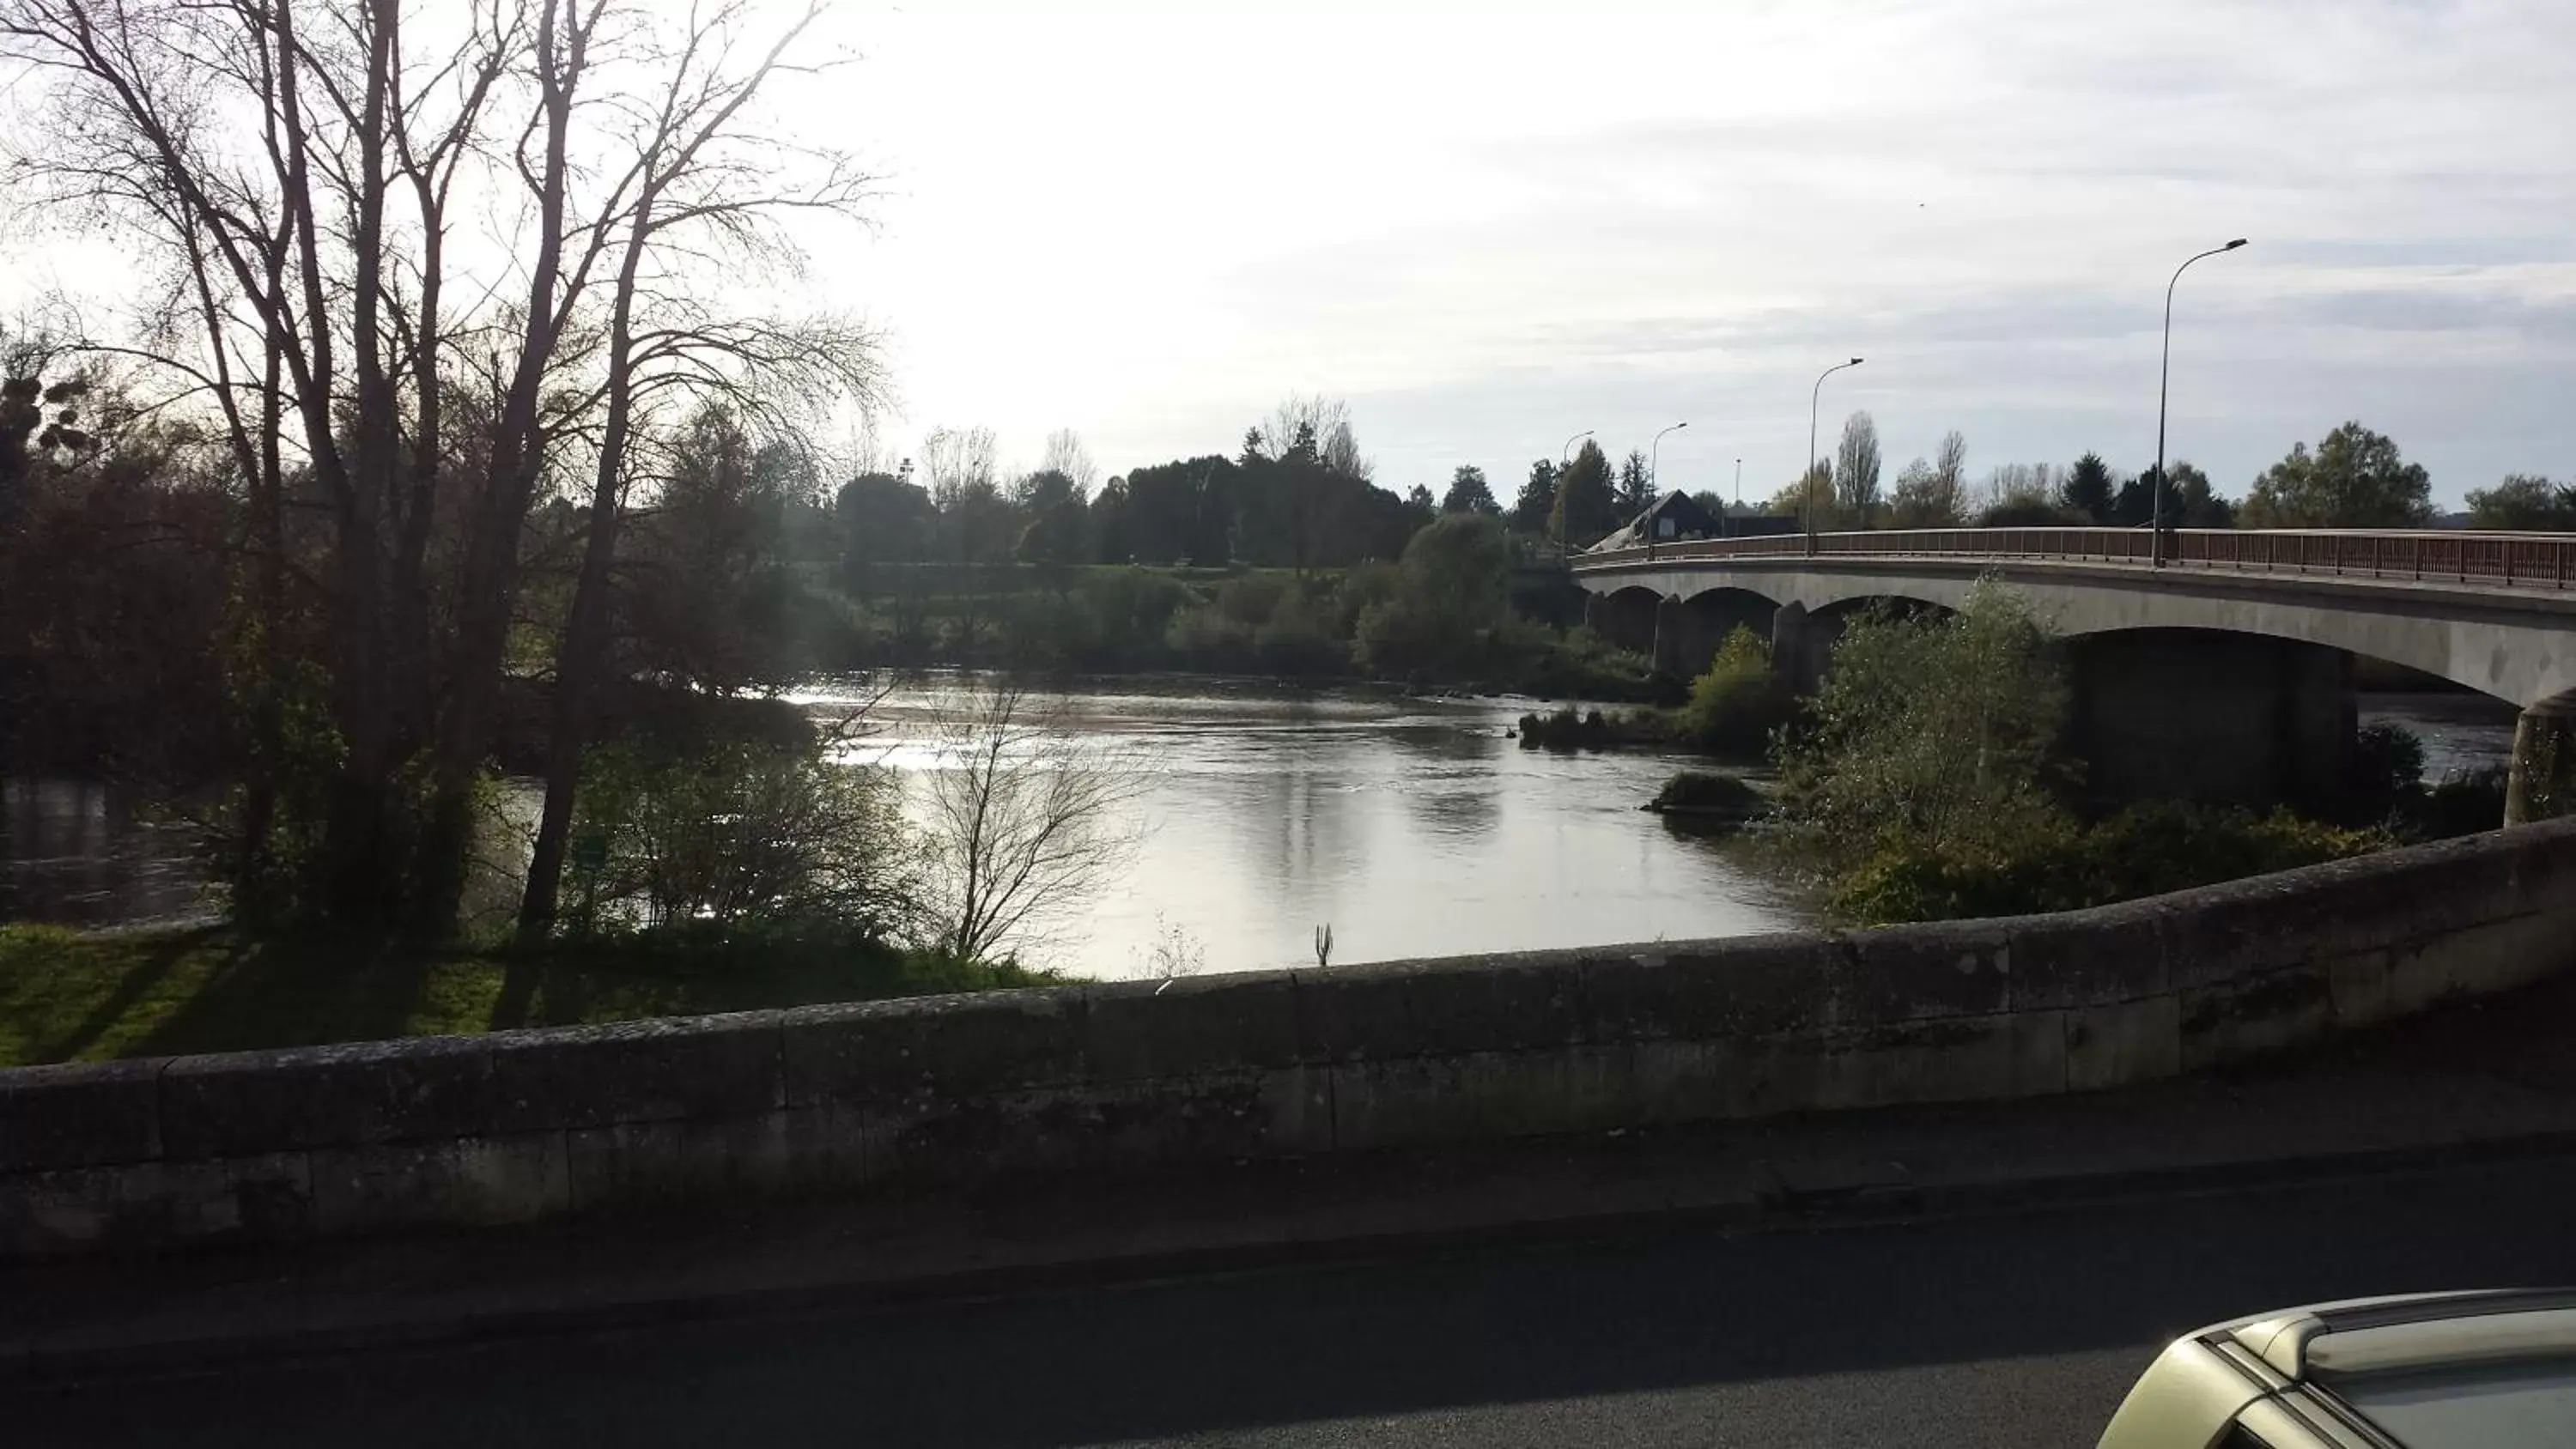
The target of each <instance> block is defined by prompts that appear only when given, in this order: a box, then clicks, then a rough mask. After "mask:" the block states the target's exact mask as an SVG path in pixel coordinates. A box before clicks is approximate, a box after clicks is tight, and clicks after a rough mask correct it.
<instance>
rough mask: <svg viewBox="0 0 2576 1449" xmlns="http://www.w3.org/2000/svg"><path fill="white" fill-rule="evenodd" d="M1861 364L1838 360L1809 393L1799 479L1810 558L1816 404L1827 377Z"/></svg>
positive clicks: (1813, 524)
mask: <svg viewBox="0 0 2576 1449" xmlns="http://www.w3.org/2000/svg"><path fill="white" fill-rule="evenodd" d="M1860 364H1861V359H1859V358H1857V357H1855V358H1853V359H1852V360H1851V361H1849V362H1837V363H1835V364H1834V365H1833V366H1831V367H1828V368H1826V369H1825V370H1824V371H1822V372H1820V373H1817V374H1816V386H1815V390H1814V391H1812V392H1810V393H1809V394H1808V395H1807V467H1806V470H1805V472H1804V474H1803V475H1802V476H1801V477H1800V478H1799V479H1798V484H1799V489H1798V491H1799V492H1800V493H1801V494H1802V495H1804V496H1803V498H1802V499H1801V501H1802V502H1803V503H1804V504H1805V505H1806V513H1807V556H1808V557H1810V558H1813V557H1814V556H1815V553H1816V490H1815V487H1814V486H1813V485H1814V477H1815V471H1816V405H1817V403H1818V402H1819V401H1820V400H1821V399H1822V398H1823V397H1824V395H1825V379H1826V378H1829V377H1831V376H1833V375H1834V374H1835V373H1837V372H1840V371H1842V370H1843V369H1844V368H1846V367H1858V366H1860Z"/></svg>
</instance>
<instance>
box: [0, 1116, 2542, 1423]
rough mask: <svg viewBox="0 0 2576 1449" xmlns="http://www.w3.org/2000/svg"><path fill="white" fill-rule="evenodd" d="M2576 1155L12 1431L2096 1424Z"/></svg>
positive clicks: (709, 1335)
mask: <svg viewBox="0 0 2576 1449" xmlns="http://www.w3.org/2000/svg"><path fill="white" fill-rule="evenodd" d="M2571 1201H2576V1158H2552V1159H2546V1160H2524V1161H2518V1162H2497V1163H2488V1164H2484V1165H2454V1166H2448V1167H2442V1168H2436V1169H2425V1170H2418V1171H2411V1172H2406V1173H2400V1174H2391V1175H2385V1176H2380V1177H2374V1178H2368V1179H2356V1180H2343V1181H2334V1182H2322V1183H2308V1184H2303V1185H2299V1186H2294V1187H2276V1188H2267V1189H2261V1190H2253V1191H2242V1192H2234V1193H2204V1194H2196V1195H2189V1196H2178V1197H2167V1198H2159V1199H2152V1200H2131V1201H2124V1202H2120V1203H2114V1204H2093V1205H2088V1206H2081V1207H2064V1208H2054V1209H2049V1210H2045V1211H2032V1212H2024V1213H2014V1214H2003V1215H1994V1216H1982V1217H1976V1218H1961V1219H1948V1220H1939V1221H1923V1222H1909V1223H1892V1224H1877V1225H1855V1224H1842V1225H1828V1226H1817V1227H1811V1228H1806V1229H1801V1230H1788V1231H1774V1232H1766V1233H1748V1234H1740V1235H1718V1234H1714V1233H1710V1232H1707V1231H1682V1230H1674V1231H1671V1232H1664V1233H1658V1234H1656V1235H1653V1236H1645V1237H1639V1236H1630V1237H1626V1238H1622V1239H1620V1240H1616V1241H1598V1242H1585V1243H1554V1244H1548V1245H1543V1246H1540V1245H1524V1246H1517V1247H1486V1248H1480V1249H1475V1250H1472V1251H1464V1250H1462V1251H1460V1252H1457V1253H1455V1254H1451V1255H1446V1256H1431V1257H1421V1256H1416V1257H1410V1258H1407V1259H1405V1260H1402V1261H1389V1262H1381V1263H1370V1264H1343V1265H1338V1266H1331V1267H1322V1268H1314V1269H1304V1270H1275V1271H1264V1272H1258V1273H1244V1274H1236V1275H1226V1276H1214V1277H1203V1278H1194V1279H1189V1280H1184V1281H1166V1282H1157V1283H1148V1284H1141V1285H1137V1286H1133V1287H1124V1288H1116V1289H1108V1290H1101V1289H1091V1290H1084V1291H1079V1292H1073V1291H1067V1292H1052V1293H1037V1294H1030V1295H1025V1296H1017V1297H1009V1298H996V1299H989V1300H982V1301H973V1302H952V1303H942V1304H938V1305H934V1306H918V1305H916V1306H911V1307H905V1308H899V1309H898V1308H874V1309H866V1310H853V1311H850V1312H847V1313H842V1314H836V1315H825V1316H816V1317H809V1318H803V1319H799V1320H795V1321H781V1320H767V1321H757V1322H737V1323H731V1324H700V1325H690V1326H686V1327H678V1328H660V1329H653V1330H649V1331H636V1332H629V1333H621V1334H610V1335H593V1336H585V1337H580V1338H567V1339H545V1340H531V1341H519V1342H511V1343H500V1344H492V1345H487V1346H484V1347H480V1348H473V1349H461V1350H451V1351H436V1352H413V1353H401V1354H378V1355H370V1356H365V1357H349V1358H342V1359H331V1360H315V1361H307V1362H302V1363H289V1364H280V1365H276V1366H273V1367H264V1368H260V1369H256V1370H249V1371H235V1372H232V1373H229V1374H226V1375H223V1376H220V1377H189V1378H162V1379H150V1380H126V1381H121V1382H113V1383H98V1384H92V1385H85V1386H81V1387H77V1388H53V1389H43V1390H26V1391H20V1392H16V1393H11V1394H0V1439H5V1440H6V1441H7V1442H9V1443H11V1444H14V1445H39V1444H44V1445H52V1444H82V1445H96V1444H153V1445H196V1444H208V1445H213V1444H224V1445H254V1444H255V1445H261V1446H266V1449H275V1446H281V1445H302V1444H349V1445H359V1446H364V1449H390V1446H397V1445H412V1444H436V1445H465V1446H471V1449H501V1446H513V1445H523V1444H524V1445H547V1446H563V1445H571V1444H613V1445H621V1446H626V1445H664V1444H691V1445H697V1444H746V1445H765V1446H792V1445H808V1444H814V1445H823V1444H829V1445H835V1446H851V1445H881V1444H937V1445H960V1446H969V1449H982V1446H1002V1445H1032V1446H1036V1445H1099V1444H1188V1445H1218V1444H1225V1445H1282V1446H1284V1445H1299V1446H1327V1445H1331V1446H1341V1445H1360V1444H1369V1445H1380V1444H1397V1445H1478V1446H1486V1445H1492V1446H1506V1449H1511V1446H1559V1445H1596V1444H1597V1445H1649V1444H1651V1445H1666V1444H1672V1445H1682V1444H1687V1445H1737V1444H1742V1445H1792V1444H1833V1445H1856V1444H1904V1445H1933V1444H1944V1443H1953V1444H1961V1445H2019V1444H2090V1443H2091V1442H2092V1440H2093V1436H2094V1435H2095V1434H2096V1433H2097V1432H2098V1431H2099V1429H2100V1427H2101V1425H2102V1423H2103V1421H2104V1420H2105V1419H2106V1418H2107V1417H2108V1416H2109V1414H2110V1412H2111V1410H2112V1408H2113V1407H2114V1406H2115V1405H2116V1404H2117V1403H2118V1402H2119V1399H2120V1396H2121V1394H2122V1393H2124V1392H2125V1391H2126V1389H2127V1387H2128V1384H2129V1383H2130V1381H2131V1380H2132V1379H2133V1378H2134V1377H2135V1376H2136V1374H2137V1372H2138V1370H2139V1369H2140V1368H2141V1367H2142V1366H2143V1365H2144V1364H2145V1363H2146V1361H2147V1360H2148V1358H2150V1357H2151V1356H2152V1355H2153V1353H2154V1352H2155V1350H2156V1349H2157V1348H2158V1347H2159V1346H2160V1345H2161V1344H2162V1343H2163V1342H2164V1341H2165V1340H2166V1339H2167V1338H2170V1337H2171V1336H2173V1335H2174V1334H2175V1333H2178V1332H2180V1331H2182V1330H2185V1329H2188V1328H2191V1327H2194V1326H2197V1325H2198V1324H2201V1323H2204V1322H2208V1321H2211V1320H2214V1319H2219V1318H2224V1317H2229V1316H2232V1315H2234V1314H2237V1313H2241V1312H2249V1311H2253V1310H2256V1309H2262V1308H2271V1307H2282V1306H2287V1305H2290V1304H2294V1303H2300V1302H2308V1301H2314V1300H2317V1299H2323V1298H2334V1297H2349V1296H2355V1295H2360V1294H2368V1293H2385V1292H2404V1291H2410V1290H2416V1289H2427V1288H2443V1287H2478V1286H2494V1285H2503V1284H2535V1283H2563V1282H2576V1234H2571V1233H2569V1232H2568V1231H2567V1223H2568V1211H2569V1209H2568V1204H2569V1203H2570V1202H2571Z"/></svg>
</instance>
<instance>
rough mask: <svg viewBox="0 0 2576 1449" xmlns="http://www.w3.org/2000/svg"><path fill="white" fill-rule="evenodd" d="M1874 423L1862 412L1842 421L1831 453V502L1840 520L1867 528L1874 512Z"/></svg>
mask: <svg viewBox="0 0 2576 1449" xmlns="http://www.w3.org/2000/svg"><path fill="white" fill-rule="evenodd" d="M1878 468H1879V459H1878V424H1877V422H1876V421H1874V420H1873V419H1872V418H1871V417H1870V415H1869V414H1868V413H1866V412H1856V413H1853V414H1852V415H1851V416H1850V417H1848V418H1846V419H1844V420H1843V440H1842V444H1841V446H1840V447H1837V448H1836V449H1835V450H1834V500H1835V502H1836V503H1838V504H1839V505H1840V506H1841V509H1842V513H1843V515H1844V517H1846V518H1848V519H1849V520H1850V521H1851V522H1852V523H1853V524H1854V525H1855V526H1857V527H1860V528H1867V527H1869V524H1870V516H1871V515H1872V514H1873V513H1875V512H1876V511H1877V509H1878V498H1879V493H1878Z"/></svg>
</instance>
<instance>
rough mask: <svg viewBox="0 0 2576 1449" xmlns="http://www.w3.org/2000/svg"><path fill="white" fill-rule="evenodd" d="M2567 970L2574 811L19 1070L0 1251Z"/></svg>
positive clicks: (1959, 1082) (492, 1212)
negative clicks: (2105, 878) (1656, 916)
mask: <svg viewBox="0 0 2576 1449" xmlns="http://www.w3.org/2000/svg"><path fill="white" fill-rule="evenodd" d="M2571 966H2576V821H2559V822H2553V823H2550V824H2547V825H2539V826H2532V827H2528V828H2526V829H2521V830H2516V831H2511V832H2505V833H2501V834H2495V835H2487V836H2481V837H2476V838H2473V839H2469V840H2464V841H2453V842H2448V843H2444V844H2439V845H2432V846H2425V847H2420V848H2416V849H2410V850H2404V851H2394V852H2390V853H2388V854H2385V855H2381V856H2377V857H2373V858H2370V859H2365V860H2358V861H2346V862H2341V863H2338V864H2333V865H2326V866H2319V867H2314V868H2311V869H2307V870H2300V871H2292V872H2288V873H2285V874H2282V875H2277V876H2269V877H2264V878H2261V879H2257V880H2249V881H2240V882H2235V883H2232V884H2229V885H2223V886H2215V887H2210V888H2207V889H2203V890H2197V891H2190V892H2185V893H2182V894H2178V895H2173V896H2166V897H2161V898H2158V899H2155V900H2150V901H2141V902H2136V903H2133V904H2129V905H2123V906H2114V907H2108V908H2105V909H2101V910H2092V911H2078V912H2070V913H2066V914H2062V915H2054V916H2036V917H2026V918H2019V919H2011V920H1992V921H1975V922H1960V923H1954V924H1946V925H1932V926H1914V927H1900V928H1893V929H1887V930H1875V931H1857V932H1848V933H1843V932H1824V933H1803V934H1792V935H1779V936H1768V937H1759V938H1751V939H1744V940H1732V941H1714V942H1701V943H1674V944H1656V945H1651V946H1621V947H1603V948H1599V949H1593V950H1582V951H1559V952H1541V953H1531V954H1526V955H1509V956H1488V957H1461V958H1456V959H1449V960H1436V961H1406V962H1395V963H1390V964H1386V965H1374V966H1346V967H1334V968H1330V969H1326V970H1298V971H1270V972H1250V973H1243V974H1235V975H1221V976H1208V977H1201V978H1197V979H1188V980H1180V981H1174V982H1171V983H1169V984H1158V983H1153V982H1135V983H1110V984H1102V985H1093V986H1068V987H1062V988H1056V989H1050V990H1039V991H1014V992H996V993H991V994H987V995H979V996H964V997H943V998H932V999H923V1000H913V1001H897V1002H881V1003H869V1004H861V1005H851V1006H827V1007H811V1008H804V1009H799V1010H793V1011H774V1012H753V1013H746V1014H741V1015H734V1016H720V1017H705V1018H697V1019H688V1020H666V1021H652V1022H639V1023H633V1024H629V1025H622V1026H611V1027H597V1028H582V1029H573V1030H561V1031H537V1032H509V1033H499V1034H495V1035H491V1036H484V1037H467V1038H437V1039H422V1040H413V1041H403V1042H370V1043H362V1044H357V1045H350V1046H339V1047H324V1048H315V1049H309V1050H297V1051H282V1052H258V1053H240V1054H231V1055H222V1056H203V1057H181V1058H172V1059H165V1060H158V1061H131V1062H113V1063H104V1064H99V1065H81V1066H65V1067H39V1068H33V1069H25V1070H19V1071H12V1072H5V1073H0V1256H9V1257H29V1256H41V1255H59V1254H71V1253H80V1252H86V1251H93V1250H99V1249H112V1248H117V1247H120V1246H137V1247H150V1246H160V1245H166V1244H172V1243H191V1242H213V1241H271V1242H273V1241H290V1240H296V1239H301V1238H308V1237H317V1236H329V1235H336V1234H354V1233H370V1232H381V1231H389V1230H399V1229H408V1228H421V1227H433V1226H436V1227H448V1226H458V1225H471V1224H485V1223H509V1222H524V1221H530V1220H534V1219H539V1218H545V1217H551V1216H556V1215H561V1214H567V1213H582V1212H592V1211H602V1210H609V1209H614V1208H617V1207H619V1206H622V1205H627V1204H633V1203H639V1202H644V1201H649V1200H653V1199H657V1198H667V1197H673V1196H707V1195H727V1194H734V1195H754V1194H767V1193H779V1192H793V1191H836V1192H866V1191H871V1190H889V1189H897V1188H900V1187H902V1186H904V1185H907V1184H917V1183H936V1182H943V1181H954V1180H959V1179H973V1178H982V1177H987V1176H990V1175H993V1174H1002V1173H1029V1172H1034V1173H1061V1172H1077V1171H1115V1170H1119V1169H1124V1168H1135V1167H1141V1166H1146V1165H1155V1164H1174V1163H1191V1162H1210V1161H1231V1160H1235V1159H1239V1158H1246V1157H1263V1156H1282V1155H1306V1156H1317V1155H1324V1154H1331V1153H1341V1152H1362V1151H1368V1150H1371V1149H1377V1148H1387V1147H1400V1146H1404V1145H1407V1144H1423V1143H1439V1142H1458V1141H1466V1140H1473V1139H1480V1138H1493V1137H1503V1136H1514V1135H1522V1134H1534V1133H1550V1132H1571V1131H1589V1130H1597V1129H1605V1128H1610V1127H1622V1126H1637V1125H1647V1124H1655V1123H1675V1122H1689V1121H1705V1120H1711V1119H1723V1118H1736V1117H1749V1116H1758V1115H1766V1114H1772V1113H1781V1112H1798V1111H1818V1110H1828V1111H1829V1110H1837V1109H1842V1108H1854V1107H1870V1106H1879V1105H1887V1104H1895V1103H1906V1102H1936V1101H1965V1100H1980V1099H2000V1098H2009V1097H2021V1096H2033V1095H2043V1094H2055V1093H2064V1092H2076V1091H2088V1090H2093V1089H2097V1088H2103V1087H2113V1086H2118V1085H2121V1084H2124V1083H2131V1082H2139V1081H2145V1080H2148V1079H2152V1078H2156V1077H2163V1076H2170V1075H2173V1074H2175V1073H2177V1072H2185V1071H2190V1070H2193V1069H2195V1068H2198V1067H2203V1066H2208V1065H2211V1064H2215V1063H2221V1062H2227V1061H2232V1060H2236V1059H2239V1058H2243V1057H2247V1056H2250V1055H2255V1054H2258V1053H2262V1052H2266V1051H2271V1050H2275V1049H2278V1048H2281V1047H2285V1046H2290V1045H2293V1044H2296V1043H2299V1042H2302V1041H2307V1040H2310V1039H2313V1038H2316V1037H2318V1036H2321V1035H2323V1034H2325V1033H2328V1032H2331V1031H2335V1030H2338V1029H2342V1028H2348V1027H2354V1026H2362V1025H2368V1024H2370V1023H2373V1022H2377V1021H2381V1020H2384V1019H2386V1018H2389V1017H2393V1016H2398V1015H2402V1014H2404V1013H2407V1012H2410V1011H2413V1010H2416V1009H2418V1008H2420V1007H2422V1006H2424V1005H2426V1004H2428V1003H2431V1002H2434V1001H2437V1000H2440V999H2443V998H2446V997H2451V996H2456V995H2461V994H2469V993H2479V992H2487V991H2495V990H2500V989H2503V988H2507V987H2511V986H2515V985H2519V984H2522V983H2524V982H2528V981H2531V980H2534V979H2537V978H2539V977H2542V976H2545V975H2549V974H2551V973H2554V972H2558V971H2562V970H2566V969H2568V968H2569V967H2571Z"/></svg>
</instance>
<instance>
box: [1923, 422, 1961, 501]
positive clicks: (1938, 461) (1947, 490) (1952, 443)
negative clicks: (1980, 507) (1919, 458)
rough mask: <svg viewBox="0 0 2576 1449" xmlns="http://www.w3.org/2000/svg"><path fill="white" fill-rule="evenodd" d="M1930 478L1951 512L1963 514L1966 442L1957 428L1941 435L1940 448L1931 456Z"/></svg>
mask: <svg viewBox="0 0 2576 1449" xmlns="http://www.w3.org/2000/svg"><path fill="white" fill-rule="evenodd" d="M1932 477H1933V481H1934V484H1935V486H1936V488H1937V489H1938V490H1939V492H1940V493H1941V494H1942V496H1944V497H1946V498H1947V499H1948V500H1949V504H1950V508H1951V511H1952V512H1956V513H1964V512H1966V511H1967V503H1968V440H1967V439H1966V438H1964V437H1962V436H1960V434H1959V430H1958V429H1957V428H1952V429H1951V430H1950V431H1948V432H1946V433H1943V434H1942V435H1941V446H1940V447H1939V448H1937V449H1935V450H1934V452H1933V454H1932Z"/></svg>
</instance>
